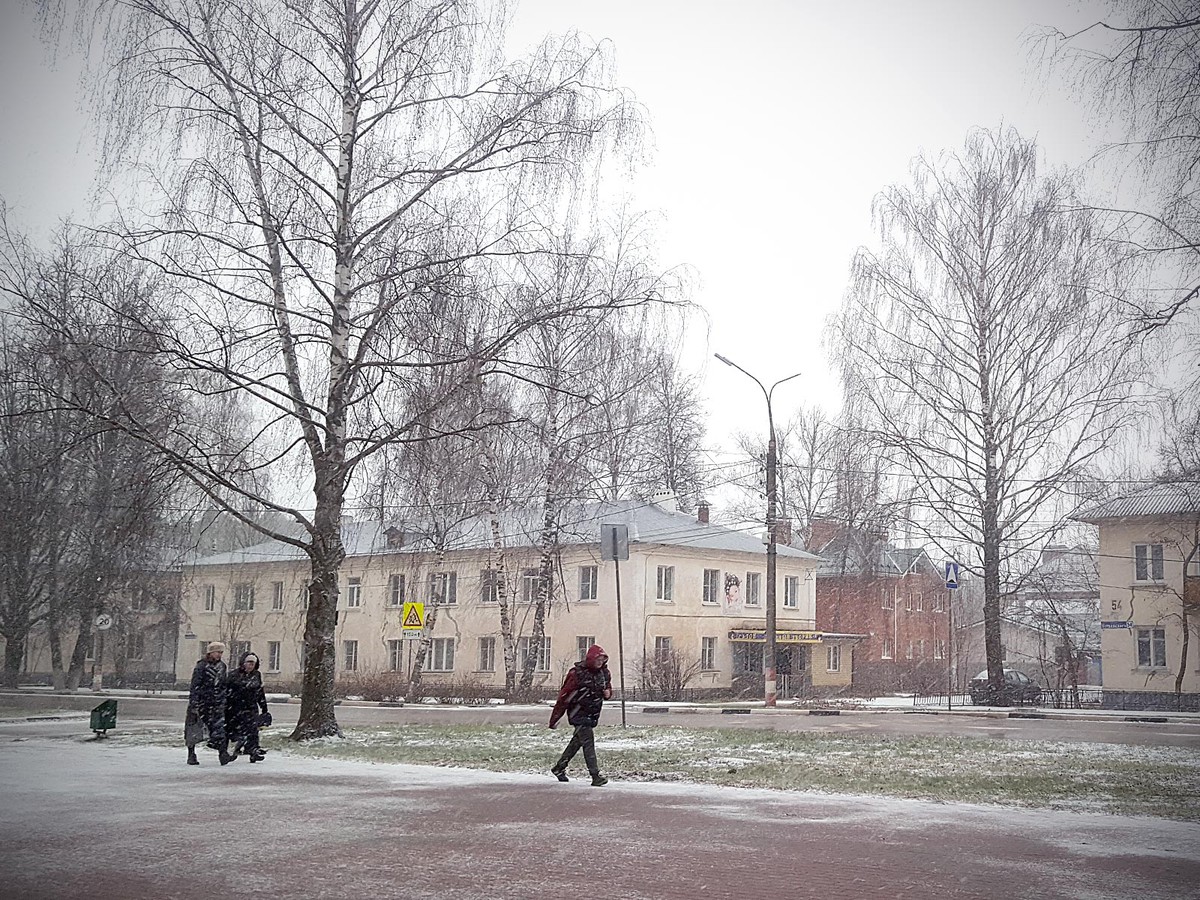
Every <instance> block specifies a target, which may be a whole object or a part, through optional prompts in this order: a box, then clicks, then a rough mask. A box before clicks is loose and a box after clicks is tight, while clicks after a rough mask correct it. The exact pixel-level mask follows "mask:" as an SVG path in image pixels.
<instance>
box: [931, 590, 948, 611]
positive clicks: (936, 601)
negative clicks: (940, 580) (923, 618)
mask: <svg viewBox="0 0 1200 900" xmlns="http://www.w3.org/2000/svg"><path fill="white" fill-rule="evenodd" d="M933 611H934V612H945V611H946V596H945V594H941V593H938V594H934V595H933Z"/></svg>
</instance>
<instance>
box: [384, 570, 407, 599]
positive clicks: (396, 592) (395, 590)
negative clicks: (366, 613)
mask: <svg viewBox="0 0 1200 900" xmlns="http://www.w3.org/2000/svg"><path fill="white" fill-rule="evenodd" d="M387 605H388V606H392V607H395V606H403V605H404V576H403V575H389V576H388V592H387Z"/></svg>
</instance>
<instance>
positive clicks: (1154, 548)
mask: <svg viewBox="0 0 1200 900" xmlns="http://www.w3.org/2000/svg"><path fill="white" fill-rule="evenodd" d="M1143 551H1145V553H1144V555H1143ZM1156 557H1157V558H1156ZM1165 560H1166V554H1165V553H1164V545H1163V544H1162V543H1161V542H1160V543H1154V542H1150V541H1146V542H1143V543H1137V544H1134V545H1133V581H1134V584H1162V583H1163V582H1164V581H1165V580H1166V578H1165V575H1166V561H1165ZM1143 573H1144V575H1143Z"/></svg>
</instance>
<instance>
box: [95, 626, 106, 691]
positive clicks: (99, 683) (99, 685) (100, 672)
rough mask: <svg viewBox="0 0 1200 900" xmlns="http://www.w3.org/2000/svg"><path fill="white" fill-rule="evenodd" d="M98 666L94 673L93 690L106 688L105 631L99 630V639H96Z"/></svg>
mask: <svg viewBox="0 0 1200 900" xmlns="http://www.w3.org/2000/svg"><path fill="white" fill-rule="evenodd" d="M96 643H97V647H96V668H95V674H94V675H92V690H93V691H102V690H104V631H103V630H101V631H100V632H99V639H98V640H97V641H96Z"/></svg>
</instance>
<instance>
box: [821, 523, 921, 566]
mask: <svg viewBox="0 0 1200 900" xmlns="http://www.w3.org/2000/svg"><path fill="white" fill-rule="evenodd" d="M817 552H818V553H819V554H820V556H821V560H822V562H821V566H820V568H819V569H818V570H817V574H818V575H821V576H838V575H907V574H908V573H910V572H918V571H920V570H921V569H922V568H925V569H926V571H928V572H931V573H935V574H936V572H937V567H936V566H934V564H933V561H932V560H930V559H929V554H928V553H926V552H925V549H924V548H923V547H897V546H895V545H894V544H892V543H890V542H888V541H886V540H883V539H882V538H880V537H878V536H876V535H873V534H871V533H869V532H866V531H860V530H854V531H847V530H843V531H841V532H840V533H839V534H838V535H837V536H836V537H834V538H833V540H831V541H829V542H828V543H827V544H825V546H823V547H820V548H817ZM843 560H844V563H843Z"/></svg>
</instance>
